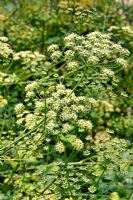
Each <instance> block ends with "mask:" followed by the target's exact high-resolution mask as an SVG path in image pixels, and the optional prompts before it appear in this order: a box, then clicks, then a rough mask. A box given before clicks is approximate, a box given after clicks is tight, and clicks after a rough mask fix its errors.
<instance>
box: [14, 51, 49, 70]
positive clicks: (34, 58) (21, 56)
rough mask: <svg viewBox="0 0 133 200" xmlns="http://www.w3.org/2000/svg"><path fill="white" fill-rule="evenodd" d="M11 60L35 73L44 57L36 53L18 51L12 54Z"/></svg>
mask: <svg viewBox="0 0 133 200" xmlns="http://www.w3.org/2000/svg"><path fill="white" fill-rule="evenodd" d="M13 60H14V61H19V62H20V63H21V64H22V67H23V68H24V69H30V70H31V71H32V72H36V71H37V70H38V68H40V67H41V66H42V64H43V63H44V61H45V60H46V57H45V55H43V54H40V53H39V52H38V51H34V52H32V51H20V52H17V53H14V54H13Z"/></svg>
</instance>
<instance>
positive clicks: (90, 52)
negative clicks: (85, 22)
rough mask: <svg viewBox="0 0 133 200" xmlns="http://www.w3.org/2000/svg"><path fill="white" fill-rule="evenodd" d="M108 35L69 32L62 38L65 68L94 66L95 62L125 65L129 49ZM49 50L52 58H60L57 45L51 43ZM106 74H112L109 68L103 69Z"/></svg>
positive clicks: (73, 68)
mask: <svg viewBox="0 0 133 200" xmlns="http://www.w3.org/2000/svg"><path fill="white" fill-rule="evenodd" d="M110 39H111V38H110V35H108V34H103V33H100V32H97V31H95V32H92V33H89V34H88V35H86V36H79V35H77V34H76V33H71V34H69V35H68V36H66V37H65V38H64V44H65V51H64V52H63V54H64V61H65V63H66V66H65V67H66V69H67V70H71V71H72V70H75V69H77V70H78V69H79V68H84V67H85V66H86V65H87V67H89V66H93V67H94V66H95V65H97V64H100V65H101V64H102V63H103V66H104V64H105V63H106V64H108V63H112V64H117V65H118V66H122V67H126V66H127V62H126V60H125V58H126V57H127V56H128V55H129V51H128V50H126V49H124V48H122V47H121V45H119V44H115V43H114V42H112V41H111V40H110ZM48 51H49V52H51V53H52V54H51V57H52V60H54V59H56V60H57V59H60V58H61V55H62V53H61V52H60V50H59V47H58V46H57V45H51V46H50V47H49V48H48ZM103 73H104V74H105V75H107V76H113V72H111V70H110V71H109V69H108V70H105V69H104V70H103Z"/></svg>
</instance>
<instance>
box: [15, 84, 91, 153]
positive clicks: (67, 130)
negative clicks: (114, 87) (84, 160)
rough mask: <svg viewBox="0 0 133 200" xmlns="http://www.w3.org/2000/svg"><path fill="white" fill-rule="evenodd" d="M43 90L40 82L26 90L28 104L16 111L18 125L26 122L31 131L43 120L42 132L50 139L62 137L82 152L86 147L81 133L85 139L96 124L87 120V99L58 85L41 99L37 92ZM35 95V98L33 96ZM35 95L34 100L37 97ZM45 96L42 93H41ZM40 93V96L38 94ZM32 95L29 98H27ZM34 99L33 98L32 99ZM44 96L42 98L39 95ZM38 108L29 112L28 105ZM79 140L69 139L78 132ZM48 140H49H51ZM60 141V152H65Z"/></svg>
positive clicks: (58, 144)
mask: <svg viewBox="0 0 133 200" xmlns="http://www.w3.org/2000/svg"><path fill="white" fill-rule="evenodd" d="M35 89H39V90H40V88H39V85H38V83H37V82H32V83H30V84H28V85H27V86H26V87H25V91H26V101H25V106H24V105H23V104H21V103H20V104H18V105H16V107H15V111H16V113H17V115H18V121H17V123H18V124H21V123H25V127H26V128H27V129H29V130H30V129H32V128H34V127H35V126H36V125H37V124H38V122H39V121H40V120H41V119H44V122H45V123H44V122H42V129H41V131H42V130H43V131H44V132H46V133H47V134H48V135H47V137H48V138H49V139H50V140H51V139H52V135H53V136H54V135H58V138H61V141H62V135H63V138H64V137H65V138H66V139H65V140H66V141H67V142H68V143H71V145H72V146H73V147H74V148H75V149H76V150H80V149H82V148H83V142H82V140H81V139H80V138H78V134H79V133H80V132H84V133H85V137H86V135H87V134H88V132H90V131H91V130H92V127H93V126H92V123H91V121H90V120H89V119H88V120H87V119H84V117H83V116H84V115H85V113H87V112H88V110H89V109H90V104H89V101H88V98H87V97H84V96H76V95H75V93H74V92H73V91H72V90H71V89H67V88H66V87H65V86H64V85H62V84H58V85H57V86H56V88H55V87H51V88H49V89H48V90H47V92H46V94H47V96H46V97H45V98H46V99H44V97H42V98H40V99H38V97H37V95H36V90H35ZM29 93H31V95H29ZM32 93H33V94H34V98H32V97H33V94H32ZM40 93H41V92H40ZM37 94H38V93H37ZM27 95H28V97H27ZM29 96H31V98H29ZM39 97H40V96H39ZM29 104H30V105H32V106H33V105H34V110H33V111H32V113H31V112H30V111H28V110H27V108H28V106H29ZM74 129H75V130H76V132H77V137H76V135H75V138H74V139H72V140H69V139H68V138H67V136H68V135H73V132H75V130H74ZM48 138H47V139H48ZM61 141H60V140H59V141H58V143H57V144H56V147H55V149H56V151H57V152H59V153H63V152H64V149H65V147H64V146H63V143H62V142H61Z"/></svg>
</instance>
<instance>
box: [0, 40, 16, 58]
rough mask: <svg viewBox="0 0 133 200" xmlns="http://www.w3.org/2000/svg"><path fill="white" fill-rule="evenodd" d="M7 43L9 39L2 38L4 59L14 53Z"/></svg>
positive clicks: (1, 45) (1, 55)
mask: <svg viewBox="0 0 133 200" xmlns="http://www.w3.org/2000/svg"><path fill="white" fill-rule="evenodd" d="M7 41H8V38H6V37H0V57H2V58H4V59H7V58H8V57H9V56H10V55H11V54H12V53H13V51H12V49H11V48H10V46H9V44H7V43H6V42H7Z"/></svg>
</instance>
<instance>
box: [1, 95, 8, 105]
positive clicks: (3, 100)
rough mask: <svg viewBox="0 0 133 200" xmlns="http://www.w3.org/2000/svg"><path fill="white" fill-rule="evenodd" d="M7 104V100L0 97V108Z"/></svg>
mask: <svg viewBox="0 0 133 200" xmlns="http://www.w3.org/2000/svg"><path fill="white" fill-rule="evenodd" d="M7 104H8V101H7V99H5V98H4V97H3V96H1V95H0V108H3V107H5V106H6V105H7Z"/></svg>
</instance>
